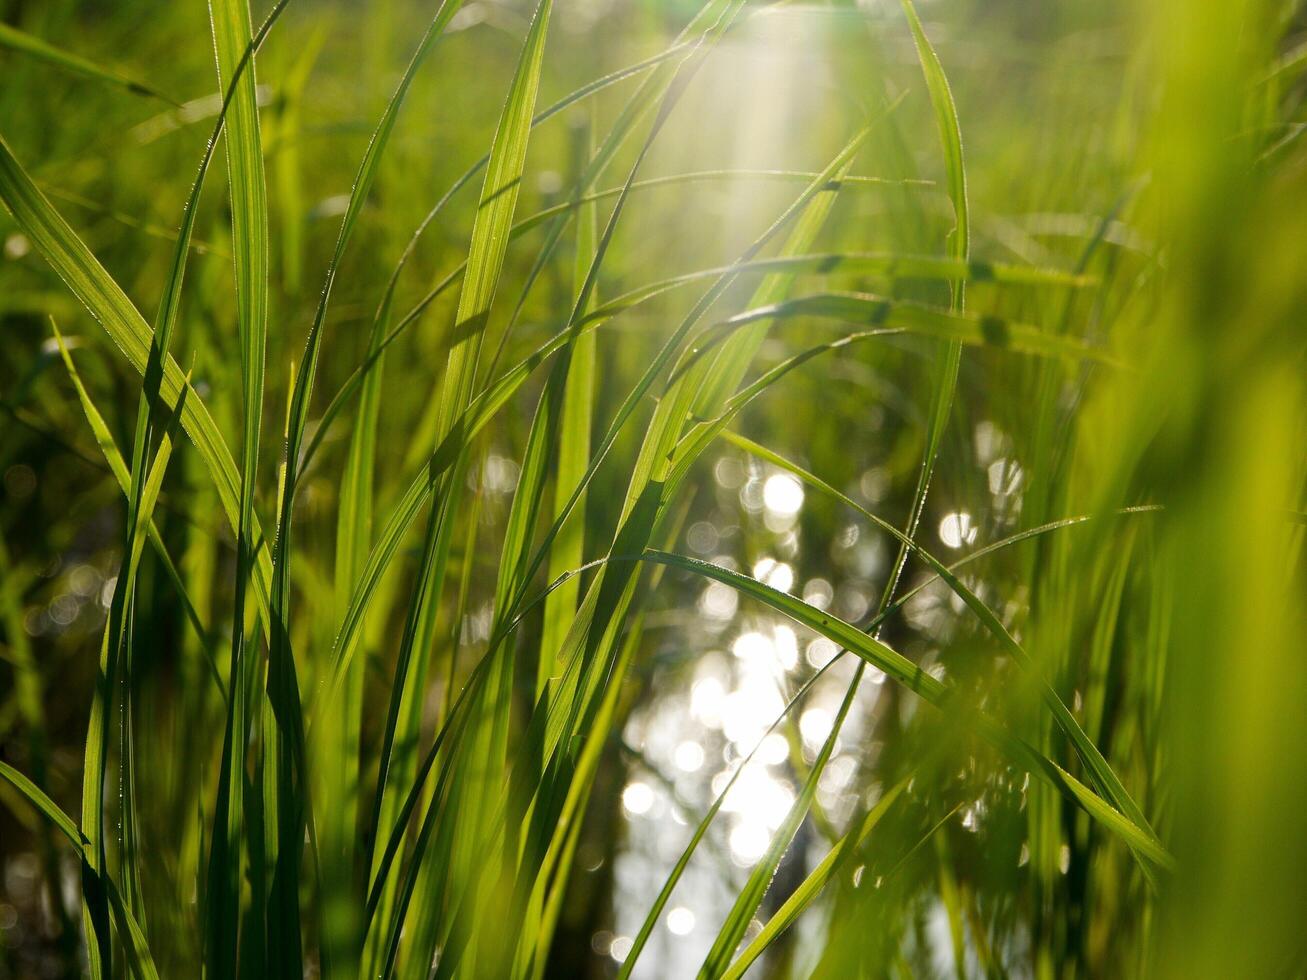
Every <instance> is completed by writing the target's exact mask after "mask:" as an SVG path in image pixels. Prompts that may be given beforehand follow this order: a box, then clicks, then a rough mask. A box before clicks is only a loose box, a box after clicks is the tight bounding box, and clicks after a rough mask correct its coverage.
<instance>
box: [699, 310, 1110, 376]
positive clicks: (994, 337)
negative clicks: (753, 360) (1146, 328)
mask: <svg viewBox="0 0 1307 980" xmlns="http://www.w3.org/2000/svg"><path fill="white" fill-rule="evenodd" d="M800 316H815V317H822V318H827V319H835V320H842V321H844V322H847V323H865V324H867V325H869V326H875V327H900V328H903V329H910V330H912V331H913V332H914V333H921V334H925V335H928V336H935V337H940V338H943V339H945V340H948V341H950V342H954V343H959V344H963V343H964V344H968V345H972V346H986V347H995V348H999V349H1002V350H1010V351H1014V352H1016V353H1020V354H1035V355H1038V356H1040V357H1063V358H1068V359H1070V360H1074V361H1085V360H1087V361H1096V362H1098V363H1100V364H1107V365H1112V366H1117V367H1119V366H1121V362H1120V361H1118V360H1117V359H1116V358H1114V357H1113V356H1112V355H1111V354H1109V353H1108V352H1106V351H1103V350H1100V349H1098V348H1095V347H1092V346H1090V345H1089V344H1086V343H1084V342H1083V341H1080V340H1077V339H1076V338H1074V337H1066V336H1062V335H1059V334H1051V333H1046V332H1045V331H1043V330H1040V329H1039V328H1038V327H1034V326H1030V325H1029V324H1024V323H1016V322H1013V321H1011V320H1005V319H1003V318H1001V317H996V316H980V315H976V314H971V313H952V312H948V311H945V310H939V309H936V308H934V307H930V306H922V305H919V304H917V303H909V302H906V301H902V302H901V301H898V300H892V299H886V298H884V297H882V296H874V295H871V294H869V293H814V294H812V295H810V296H800V297H798V298H796V299H792V300H787V301H786V302H783V303H776V304H773V305H771V306H764V307H760V308H758V309H754V310H746V311H745V312H743V313H739V314H736V315H735V316H733V317H730V318H728V319H727V320H724V321H722V322H723V324H724V325H726V326H729V327H738V326H742V325H744V324H747V323H752V322H754V321H757V320H769V319H779V318H789V317H800Z"/></svg>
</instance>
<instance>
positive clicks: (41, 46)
mask: <svg viewBox="0 0 1307 980" xmlns="http://www.w3.org/2000/svg"><path fill="white" fill-rule="evenodd" d="M0 47H4V48H9V49H10V50H11V51H19V52H22V53H23V54H25V55H27V56H29V57H31V58H36V59H38V60H40V61H44V62H46V63H48V64H51V65H54V66H55V67H57V68H62V69H63V70H64V71H67V72H71V73H72V74H74V75H81V76H82V77H84V78H91V79H94V80H95V81H98V82H106V83H108V84H109V85H112V86H115V87H116V88H121V89H123V90H125V91H128V92H131V93H132V94H133V95H144V96H148V97H149V98H152V99H158V100H159V101H160V102H166V103H168V105H170V106H177V107H180V105H181V103H179V102H177V101H176V100H175V99H172V98H170V97H169V96H167V95H164V94H163V93H162V92H160V91H159V90H158V89H156V88H154V87H153V86H151V85H146V84H145V83H144V82H139V81H137V80H136V79H134V78H130V77H128V76H127V75H124V74H123V73H122V72H119V71H116V70H114V69H112V68H105V67H102V66H101V65H97V64H96V63H95V62H94V61H91V60H90V59H89V58H83V57H82V56H81V55H79V54H73V53H72V52H71V51H65V50H64V49H63V48H59V47H56V46H55V45H53V44H50V43H49V42H48V41H43V40H41V39H40V38H39V37H34V36H32V35H31V34H28V33H27V32H25V31H20V30H19V29H18V28H16V27H12V26H11V25H9V24H5V23H3V22H0Z"/></svg>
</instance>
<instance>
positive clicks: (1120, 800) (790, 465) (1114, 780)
mask: <svg viewBox="0 0 1307 980" xmlns="http://www.w3.org/2000/svg"><path fill="white" fill-rule="evenodd" d="M725 436H726V438H727V440H728V441H729V442H731V443H733V444H735V445H736V446H738V447H739V448H741V449H743V450H745V451H746V452H748V453H751V454H752V455H754V456H757V457H758V458H759V459H763V460H766V461H767V462H769V463H771V464H772V465H774V466H777V467H780V468H781V469H784V470H787V471H789V472H790V473H793V474H794V475H795V476H796V477H798V478H799V479H800V480H801V481H803V482H804V483H806V484H808V485H809V486H811V487H813V488H814V489H817V490H820V491H821V492H822V493H824V494H826V495H827V496H829V497H831V498H833V499H835V500H838V501H839V502H840V503H842V504H844V505H845V506H847V507H850V508H852V509H853V510H856V511H857V512H858V513H859V514H861V515H862V516H863V517H865V518H866V519H867V520H869V521H871V522H872V523H873V524H875V525H876V526H877V527H879V528H880V529H881V530H883V531H885V532H887V533H888V534H891V535H893V536H894V537H895V538H897V539H898V540H899V542H900V543H901V544H903V545H904V546H905V547H907V548H909V549H910V550H911V551H912V553H913V554H914V555H916V556H917V557H918V558H920V559H921V560H922V561H924V562H925V563H926V564H927V565H929V566H930V568H931V570H932V571H933V572H934V573H935V575H936V576H938V577H939V578H940V579H942V580H943V582H944V583H945V584H946V585H947V586H948V587H949V589H951V590H952V591H953V593H954V594H955V595H956V596H957V597H958V598H959V599H961V600H962V601H963V602H964V603H965V604H966V606H967V608H968V609H970V610H971V611H972V612H973V613H975V615H976V618H977V619H979V620H980V622H981V624H982V625H983V626H984V627H985V629H986V630H987V631H988V632H989V633H990V634H991V635H992V636H993V637H994V638H995V639H996V640H998V642H999V644H1000V645H1001V646H1002V647H1003V650H1004V651H1005V652H1006V653H1007V654H1008V656H1010V657H1011V658H1012V659H1013V660H1014V661H1016V662H1017V663H1018V664H1020V665H1021V667H1022V669H1023V670H1025V671H1026V672H1028V673H1030V674H1031V675H1032V676H1034V677H1035V678H1036V680H1037V682H1038V684H1039V688H1040V696H1041V697H1042V698H1043V700H1044V703H1045V704H1046V705H1047V706H1048V709H1049V711H1050V712H1051V713H1052V715H1053V720H1054V721H1055V722H1056V723H1057V726H1058V727H1059V728H1060V729H1062V732H1063V734H1064V735H1066V737H1067V739H1068V740H1069V741H1070V742H1071V744H1072V745H1073V746H1074V747H1075V750H1076V752H1077V754H1078V755H1079V756H1080V758H1081V761H1082V762H1083V763H1084V765H1085V768H1087V769H1088V770H1089V772H1090V775H1091V776H1092V777H1093V780H1094V782H1095V783H1096V784H1097V786H1098V788H1099V790H1100V791H1101V792H1102V793H1103V795H1105V796H1106V797H1107V798H1108V799H1109V800H1110V801H1111V802H1112V803H1113V804H1115V805H1116V806H1117V808H1118V809H1120V810H1121V812H1122V813H1124V814H1125V815H1126V816H1127V817H1128V818H1129V819H1130V820H1131V821H1132V822H1133V823H1134V824H1135V825H1136V826H1137V827H1138V828H1139V831H1140V833H1142V834H1144V835H1147V836H1150V837H1152V838H1153V841H1154V843H1156V844H1157V846H1158V847H1160V846H1161V842H1160V841H1158V840H1157V837H1156V834H1155V833H1154V832H1153V830H1152V828H1151V827H1150V826H1149V824H1148V820H1147V818H1146V817H1145V816H1144V813H1143V811H1142V810H1141V809H1140V807H1139V805H1138V804H1137V803H1135V801H1134V800H1133V799H1132V798H1131V796H1130V794H1129V793H1128V792H1127V791H1126V788H1125V786H1124V785H1123V784H1122V783H1121V780H1120V777H1118V776H1117V774H1116V772H1115V771H1114V770H1113V769H1112V767H1111V766H1110V765H1109V764H1108V762H1107V760H1106V759H1104V758H1103V755H1102V753H1101V752H1100V751H1099V749H1098V746H1096V745H1095V744H1094V743H1093V741H1092V740H1091V739H1090V738H1089V736H1088V735H1086V734H1085V731H1084V729H1083V728H1081V727H1080V724H1079V723H1078V722H1077V721H1076V720H1075V717H1074V716H1073V715H1072V714H1071V712H1070V710H1069V709H1068V708H1067V706H1066V704H1065V703H1064V702H1063V701H1062V699H1061V698H1060V697H1058V695H1057V692H1056V691H1054V690H1053V688H1052V687H1051V686H1050V685H1049V684H1048V682H1047V681H1046V680H1044V678H1043V677H1042V676H1040V675H1039V672H1038V668H1037V666H1036V664H1035V662H1034V661H1033V660H1032V659H1031V657H1030V654H1028V653H1027V652H1026V651H1025V650H1024V649H1022V647H1021V645H1020V644H1019V643H1017V641H1016V640H1015V639H1014V638H1013V637H1012V634H1011V633H1009V632H1008V631H1007V628H1006V627H1004V625H1003V624H1002V622H1001V621H1000V620H999V618H998V617H997V616H996V615H995V614H994V611H993V610H992V609H990V608H989V606H988V605H986V604H985V603H984V602H983V601H982V600H981V599H980V597H979V596H977V595H976V594H975V592H973V591H972V590H971V589H969V588H968V587H967V586H966V584H965V583H963V582H962V580H961V579H959V578H958V577H957V576H956V575H954V574H953V573H952V572H951V571H949V569H948V568H947V567H946V566H945V565H944V564H943V563H942V562H940V561H939V559H937V558H936V557H935V556H934V555H932V554H931V553H930V552H929V551H927V550H926V549H925V548H923V547H921V546H920V545H918V544H917V543H916V542H915V541H913V540H912V539H911V538H909V537H907V536H906V535H904V534H903V533H902V532H901V531H899V530H898V528H896V527H894V525H892V524H890V523H889V522H888V521H885V520H882V519H881V518H879V517H877V516H876V515H875V514H873V513H871V512H870V511H868V510H867V509H866V508H865V507H863V506H861V505H860V504H858V503H857V502H855V501H854V500H853V499H852V498H850V497H848V496H847V495H846V494H843V493H841V492H840V491H839V490H836V489H835V488H834V487H833V486H831V485H830V484H829V483H827V482H826V481H825V480H823V479H821V478H820V477H818V476H815V475H814V474H812V473H810V472H808V471H807V470H805V469H804V468H803V467H801V466H799V465H798V464H797V463H794V462H793V461H791V460H789V459H786V458H785V457H784V456H782V455H780V454H779V453H776V452H774V451H772V450H770V449H768V448H767V447H765V446H761V445H759V444H758V443H756V442H754V441H753V440H751V439H747V438H745V437H744V436H740V435H737V434H735V433H733V432H727V433H725Z"/></svg>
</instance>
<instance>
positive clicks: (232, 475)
mask: <svg viewBox="0 0 1307 980" xmlns="http://www.w3.org/2000/svg"><path fill="white" fill-rule="evenodd" d="M0 201H3V202H4V204H5V206H6V207H7V208H8V209H9V212H10V213H11V214H12V215H13V216H14V219H15V220H16V221H17V222H18V224H19V226H20V227H21V228H22V229H23V232H24V233H25V234H26V235H27V237H28V239H29V240H30V241H31V242H32V245H33V247H34V248H35V249H36V250H37V251H38V252H39V253H40V254H41V256H42V257H43V258H44V259H45V260H46V262H48V263H49V264H50V266H51V268H52V269H53V270H54V271H55V273H56V274H57V275H58V276H59V278H60V279H62V280H63V281H64V282H65V284H67V286H68V288H69V289H70V290H71V291H72V293H73V295H75V296H76V297H77V299H78V300H79V301H80V302H81V303H82V305H83V306H84V307H85V308H86V309H87V311H88V312H90V314H91V315H92V316H93V317H94V318H95V319H96V320H97V321H99V323H100V325H101V326H103V327H104V329H105V331H106V332H107V333H108V334H109V337H110V339H111V340H113V342H114V344H115V345H116V346H117V347H118V349H119V350H120V351H122V353H123V354H124V355H125V357H126V358H127V361H128V363H130V364H131V366H132V367H133V368H135V369H136V371H137V372H139V373H140V374H142V375H144V373H145V370H146V367H147V365H148V364H149V357H150V346H151V342H152V333H151V330H150V328H149V326H148V325H147V324H146V322H145V320H144V318H143V317H142V316H141V314H140V313H139V312H138V311H137V309H136V307H135V306H133V305H132V303H131V301H130V300H129V299H128V298H127V295H126V294H125V293H124V292H123V291H122V288H121V287H120V286H119V285H118V284H117V283H116V282H115V281H114V280H113V278H112V277H111V276H110V275H109V274H108V273H107V272H106V271H105V269H104V267H103V266H102V265H100V263H99V262H98V261H97V260H96V259H95V257H94V256H93V255H92V254H91V252H90V250H89V249H88V248H87V247H86V245H85V243H84V242H83V241H82V240H81V239H80V238H79V237H78V236H77V234H76V233H75V232H74V231H73V230H72V228H71V227H69V225H68V223H67V222H66V221H64V219H63V218H62V217H61V216H60V215H59V213H58V212H57V211H56V210H55V209H54V208H53V206H52V205H51V204H50V202H49V201H48V200H47V199H46V198H45V196H44V195H43V194H41V192H40V191H39V190H38V189H37V187H36V185H35V184H34V183H33V182H32V179H31V177H29V176H28V174H27V172H26V171H25V170H24V169H23V168H22V166H21V165H20V164H19V163H18V161H17V159H15V157H14V155H13V153H12V151H11V150H10V149H9V145H8V143H6V142H5V141H4V139H3V137H0ZM184 385H185V380H184V377H183V375H182V371H181V368H180V367H178V365H177V362H176V361H175V360H174V359H173V358H172V357H171V356H169V357H168V358H167V359H166V360H165V361H164V366H163V376H162V378H161V379H160V383H159V391H160V396H161V399H162V403H163V404H164V405H165V406H169V407H171V406H173V405H175V404H177V402H178V400H179V399H180V398H181V393H182V388H183V387H184ZM182 427H183V428H184V429H185V430H186V433H187V434H188V435H189V436H190V438H191V441H192V442H193V443H194V444H195V448H196V450H197V451H198V452H199V453H200V456H201V458H202V459H203V460H204V464H205V466H206V467H207V468H208V470H209V472H210V474H211V475H212V477H213V481H214V486H215V488H216V489H217V491H218V498H219V501H220V502H221V504H222V507H223V511H224V512H225V513H226V515H227V519H228V521H229V522H230V523H231V525H232V527H233V528H235V527H236V526H237V525H238V523H239V495H240V491H239V487H240V478H239V476H238V474H237V470H236V464H235V461H234V460H233V459H232V455H231V452H230V450H229V449H228V448H227V443H226V442H225V441H224V439H223V437H222V434H221V432H220V431H219V429H218V426H217V424H216V423H215V422H214V420H213V416H212V415H210V414H209V411H208V409H207V408H205V406H204V402H203V400H202V399H201V398H200V397H199V396H198V395H197V394H196V393H195V392H193V391H192V392H189V393H188V396H187V398H186V404H185V407H184V412H183V414H182ZM254 531H255V534H254V538H255V540H260V537H261V536H260V533H259V531H258V528H257V525H256V526H255V528H254ZM271 565H272V563H271V559H270V557H269V554H268V549H267V545H266V542H265V543H264V544H262V545H261V546H260V550H259V560H258V562H257V563H256V565H255V567H254V585H255V596H256V598H257V599H258V601H259V603H260V606H261V607H262V608H263V611H264V612H265V614H266V603H267V595H268V591H267V590H268V584H269V581H270V579H271Z"/></svg>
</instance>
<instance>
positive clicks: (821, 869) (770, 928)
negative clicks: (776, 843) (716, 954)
mask: <svg viewBox="0 0 1307 980" xmlns="http://www.w3.org/2000/svg"><path fill="white" fill-rule="evenodd" d="M910 781H911V780H910V779H903V780H900V781H899V782H898V783H896V784H895V785H894V786H892V787H891V788H890V789H889V791H888V792H886V793H885V795H883V796H882V797H881V798H880V799H879V800H877V801H876V805H875V806H873V807H872V808H871V809H870V810H868V811H867V813H866V814H865V815H864V816H863V818H862V819H861V820H860V821H858V823H857V824H856V825H855V826H854V827H852V828H850V829H849V830H848V832H847V833H845V834H844V836H843V837H841V838H840V839H839V841H838V842H837V843H836V844H835V846H834V847H832V848H831V849H830V850H829V851H828V852H826V856H825V857H824V858H822V859H821V861H820V862H819V863H818V864H817V866H816V867H815V868H813V869H812V872H811V873H810V874H809V875H808V876H807V877H806V878H804V879H803V882H802V884H800V885H799V887H798V888H796V889H795V890H794V891H793V892H791V893H790V896H789V897H788V898H786V899H785V901H784V902H783V903H782V904H781V907H780V908H779V909H777V910H776V912H775V913H774V914H773V915H772V917H771V918H770V919H768V920H767V924H766V925H765V926H763V927H762V931H761V932H759V933H758V935H757V936H755V937H754V939H753V941H752V942H750V943H749V945H748V946H746V947H745V948H744V951H743V952H741V953H740V955H739V956H737V957H736V958H735V960H734V961H733V962H732V963H731V964H730V966H729V967H728V968H727V969H726V970H725V971H723V972H722V973H721V978H722V980H739V978H741V977H743V976H744V972H745V971H746V970H747V969H748V968H749V967H750V966H751V965H752V964H753V962H754V960H756V959H757V958H758V957H759V956H761V955H762V954H763V952H764V951H765V950H766V949H767V947H769V946H770V945H771V944H772V943H774V942H775V941H776V939H777V937H778V936H780V934H781V933H782V932H784V931H785V930H786V929H788V928H789V927H790V925H792V924H793V922H794V920H795V919H797V918H798V917H799V914H800V913H801V912H802V911H803V910H804V909H806V908H807V907H808V906H809V905H810V904H812V902H813V900H814V899H816V897H817V896H818V895H819V894H820V893H821V890H822V889H823V888H825V887H826V883H827V882H828V881H830V879H831V878H833V877H834V876H835V875H836V874H838V873H839V871H840V869H841V868H842V867H843V866H844V864H845V862H846V861H847V860H848V859H849V857H850V856H851V855H852V854H854V853H855V852H856V851H857V850H858V849H859V848H860V847H862V845H863V844H864V843H865V842H866V840H867V837H868V836H869V835H870V834H871V832H872V830H874V829H875V827H876V825H877V824H878V823H880V820H881V818H882V817H883V816H885V814H886V812H887V811H888V810H889V808H890V807H891V806H893V805H894V802H895V801H896V800H897V799H898V798H899V796H900V795H901V794H902V793H903V791H904V789H906V788H907V785H908V783H909V782H910Z"/></svg>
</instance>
